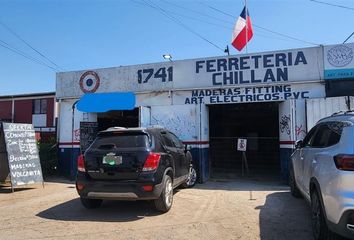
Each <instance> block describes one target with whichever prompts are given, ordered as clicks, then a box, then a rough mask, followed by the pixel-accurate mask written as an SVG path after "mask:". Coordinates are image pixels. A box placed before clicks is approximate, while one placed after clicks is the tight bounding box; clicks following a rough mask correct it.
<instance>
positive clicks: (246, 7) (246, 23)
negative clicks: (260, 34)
mask: <svg viewBox="0 0 354 240" xmlns="http://www.w3.org/2000/svg"><path fill="white" fill-rule="evenodd" d="M245 11H246V12H245V16H246V19H245V20H246V54H248V48H247V44H248V26H247V12H248V10H247V0H245Z"/></svg>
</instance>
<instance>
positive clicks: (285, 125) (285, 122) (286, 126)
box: [279, 115, 291, 136]
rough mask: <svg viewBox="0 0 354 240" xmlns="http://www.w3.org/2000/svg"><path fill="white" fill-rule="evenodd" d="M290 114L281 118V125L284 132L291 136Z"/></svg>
mask: <svg viewBox="0 0 354 240" xmlns="http://www.w3.org/2000/svg"><path fill="white" fill-rule="evenodd" d="M290 121H291V120H290V115H289V116H287V115H283V116H281V118H280V122H279V126H280V131H281V132H282V133H284V132H285V133H286V134H288V135H289V136H290Z"/></svg>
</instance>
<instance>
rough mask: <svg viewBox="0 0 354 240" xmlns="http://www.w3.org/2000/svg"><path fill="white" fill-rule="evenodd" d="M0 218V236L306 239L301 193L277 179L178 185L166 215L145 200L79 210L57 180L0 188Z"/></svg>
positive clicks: (69, 189)
mask: <svg viewBox="0 0 354 240" xmlns="http://www.w3.org/2000/svg"><path fill="white" fill-rule="evenodd" d="M251 193H252V194H251ZM251 195H252V196H251ZM250 197H252V199H250ZM0 219H1V225H0V239H1V240H12V239H21V240H22V239H84V240H91V239H95V240H97V239H105V240H108V239H161V240H162V239H163V240H165V239H169V240H170V239H203V240H207V239H262V240H267V239H272V240H274V239H286V240H291V239H312V235H311V234H312V233H311V225H310V209H309V207H308V205H307V203H306V202H305V201H304V200H303V199H294V198H293V197H292V196H291V195H290V193H289V188H288V187H287V186H285V185H282V184H279V183H274V182H273V183H271V182H254V181H245V180H235V181H233V182H230V181H228V182H216V181H210V182H208V183H205V184H197V185H196V186H195V187H194V188H192V189H181V190H177V191H176V192H175V195H174V202H173V206H172V209H171V210H170V211H169V212H168V213H166V214H160V213H158V212H156V211H155V210H154V208H153V206H152V205H151V204H150V203H148V202H113V201H106V202H104V203H103V205H102V207H101V208H99V209H94V210H86V209H84V208H83V207H82V206H81V203H80V200H79V198H78V195H77V193H76V190H75V187H74V184H72V183H70V182H65V181H61V180H60V181H59V180H58V181H52V182H46V183H45V188H44V189H43V188H42V187H41V186H37V187H35V188H27V189H21V190H16V191H15V193H11V191H10V190H9V189H7V188H0Z"/></svg>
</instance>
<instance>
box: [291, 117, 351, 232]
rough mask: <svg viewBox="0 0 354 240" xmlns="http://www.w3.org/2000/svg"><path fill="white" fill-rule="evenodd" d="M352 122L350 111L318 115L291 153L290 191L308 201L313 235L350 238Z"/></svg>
mask: <svg viewBox="0 0 354 240" xmlns="http://www.w3.org/2000/svg"><path fill="white" fill-rule="evenodd" d="M353 124H354V114H353V112H345V113H340V114H334V115H332V116H330V117H327V118H324V119H321V120H320V121H319V122H318V123H317V124H316V126H314V127H313V128H312V129H311V130H310V131H309V132H308V134H307V135H306V137H305V138H304V140H303V141H298V142H297V144H296V150H295V151H294V153H293V154H292V157H291V161H292V166H291V170H290V187H291V193H292V195H294V196H295V197H300V196H304V198H305V199H306V200H308V201H309V202H310V203H311V211H312V229H313V235H314V238H315V239H333V238H335V237H336V234H339V235H341V236H344V237H348V238H350V239H354V125H353Z"/></svg>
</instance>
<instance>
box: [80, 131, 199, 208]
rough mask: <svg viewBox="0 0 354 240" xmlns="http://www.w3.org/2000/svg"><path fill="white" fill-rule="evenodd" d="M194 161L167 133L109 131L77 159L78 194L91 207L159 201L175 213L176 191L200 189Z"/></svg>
mask: <svg viewBox="0 0 354 240" xmlns="http://www.w3.org/2000/svg"><path fill="white" fill-rule="evenodd" d="M195 181H196V172H195V170H194V168H193V166H192V156H191V154H190V152H189V151H188V150H187V147H185V146H184V145H183V144H182V142H181V141H180V140H179V139H178V138H177V137H176V135H174V134H173V133H171V132H170V131H168V130H166V129H164V128H117V127H116V128H109V129H107V130H105V131H101V132H99V134H98V135H97V137H96V139H95V141H94V142H93V143H92V144H91V146H90V147H89V148H88V149H87V150H86V151H85V154H84V155H80V156H79V158H78V173H77V180H76V189H77V192H78V193H79V195H80V198H81V202H82V204H83V205H84V206H85V207H86V208H97V207H99V206H100V205H101V203H102V200H103V199H107V200H154V204H155V206H156V208H157V209H158V210H159V211H162V212H167V211H168V210H170V208H171V206H172V201H173V189H174V188H176V187H178V186H180V185H181V186H183V187H191V186H193V185H194V184H195Z"/></svg>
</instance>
